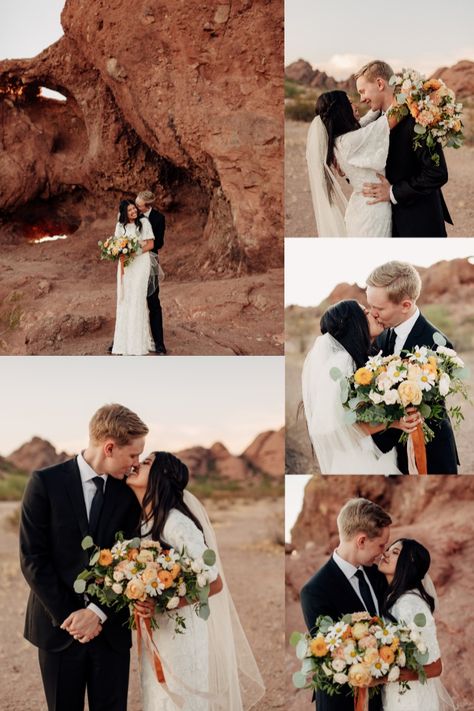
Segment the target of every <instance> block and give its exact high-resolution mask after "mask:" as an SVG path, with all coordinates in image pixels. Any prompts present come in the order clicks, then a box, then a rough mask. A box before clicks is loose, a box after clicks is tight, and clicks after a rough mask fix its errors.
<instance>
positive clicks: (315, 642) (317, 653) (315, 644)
mask: <svg viewBox="0 0 474 711" xmlns="http://www.w3.org/2000/svg"><path fill="white" fill-rule="evenodd" d="M309 648H310V650H311V654H312V655H313V657H325V656H326V654H327V653H328V648H327V645H326V642H325V641H324V637H321V636H319V635H318V637H315V639H312V640H311V642H310V643H309Z"/></svg>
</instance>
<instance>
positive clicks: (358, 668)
mask: <svg viewBox="0 0 474 711" xmlns="http://www.w3.org/2000/svg"><path fill="white" fill-rule="evenodd" d="M348 676H349V684H350V685H351V686H368V685H369V684H370V681H371V678H372V677H371V675H370V669H369V668H368V667H367V665H365V664H353V665H352V666H351V668H350V669H349V674H348Z"/></svg>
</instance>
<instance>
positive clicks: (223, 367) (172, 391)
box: [0, 356, 285, 456]
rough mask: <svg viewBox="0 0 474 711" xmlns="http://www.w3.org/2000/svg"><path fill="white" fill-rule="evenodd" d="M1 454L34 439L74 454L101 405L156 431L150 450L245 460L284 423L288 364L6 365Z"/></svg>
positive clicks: (72, 361)
mask: <svg viewBox="0 0 474 711" xmlns="http://www.w3.org/2000/svg"><path fill="white" fill-rule="evenodd" d="M0 366H1V368H0V393H1V402H2V426H1V429H0V454H1V455H3V456H5V455H9V454H11V452H13V451H14V450H15V449H16V448H17V447H18V446H20V445H21V444H23V443H24V442H26V441H28V440H30V439H31V437H33V436H34V435H37V436H38V437H42V438H44V439H47V440H49V441H50V442H51V443H52V444H54V446H55V447H56V448H57V449H62V450H65V451H67V452H68V453H70V454H73V453H75V452H77V451H79V450H80V449H81V448H83V447H84V446H85V445H86V444H87V432H88V423H89V420H90V418H91V416H92V415H93V413H94V412H95V411H96V410H97V409H98V408H99V407H101V406H102V405H104V404H106V403H110V402H120V403H122V404H123V405H125V406H127V407H129V408H130V409H131V410H133V411H135V412H136V413H137V414H138V415H139V416H140V417H141V418H142V419H143V420H144V422H146V424H147V425H148V426H149V428H150V434H149V435H148V437H147V447H146V449H147V451H152V450H157V449H166V450H171V451H177V450H180V449H183V448H186V447H190V446H193V445H202V446H204V447H209V446H210V445H212V444H213V443H214V442H216V441H220V442H222V443H223V444H225V445H226V446H227V448H228V449H229V450H230V451H231V452H232V454H241V453H242V452H243V450H244V449H245V448H246V447H247V446H248V445H249V444H250V443H251V442H252V440H253V439H254V438H255V437H256V436H257V435H258V434H260V432H263V431H265V430H270V429H273V430H276V429H280V428H281V427H282V426H283V424H284V418H285V416H284V397H285V393H284V359H283V358H282V357H276V356H275V357H273V356H268V357H260V356H259V357H231V358H229V357H211V356H204V357H192V356H189V357H186V358H177V357H176V358H133V357H129V358H109V357H105V356H103V357H84V356H82V357H74V356H66V357H57V356H49V357H38V356H31V357H28V358H26V357H8V356H3V357H2V358H0Z"/></svg>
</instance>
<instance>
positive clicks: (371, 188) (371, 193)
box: [362, 173, 391, 205]
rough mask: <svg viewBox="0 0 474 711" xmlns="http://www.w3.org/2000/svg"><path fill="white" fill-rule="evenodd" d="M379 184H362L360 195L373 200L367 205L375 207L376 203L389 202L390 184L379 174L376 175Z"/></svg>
mask: <svg viewBox="0 0 474 711" xmlns="http://www.w3.org/2000/svg"><path fill="white" fill-rule="evenodd" d="M377 178H378V179H379V180H380V183H364V187H363V189H362V195H363V196H364V197H369V198H373V199H372V200H369V202H368V203H367V205H375V204H376V203H378V202H390V187H391V186H390V183H389V182H388V180H387V178H386V177H385V176H384V175H382V174H381V173H377Z"/></svg>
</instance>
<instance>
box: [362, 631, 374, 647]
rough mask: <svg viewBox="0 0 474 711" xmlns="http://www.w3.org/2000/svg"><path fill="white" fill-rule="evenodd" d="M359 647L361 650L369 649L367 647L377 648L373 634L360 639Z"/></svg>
mask: <svg viewBox="0 0 474 711" xmlns="http://www.w3.org/2000/svg"><path fill="white" fill-rule="evenodd" d="M359 647H360V648H361V649H369V647H377V640H376V639H375V637H374V635H373V634H369V635H367V637H362V639H361V640H359Z"/></svg>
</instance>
